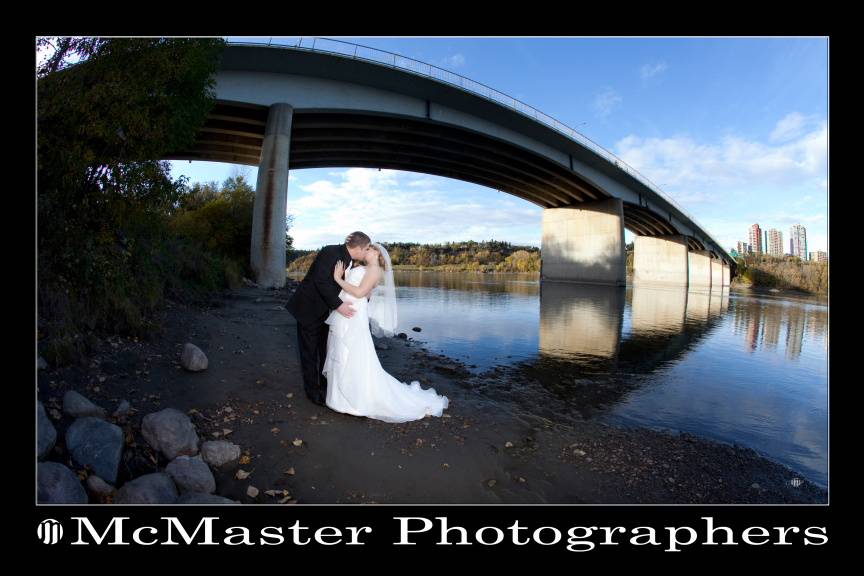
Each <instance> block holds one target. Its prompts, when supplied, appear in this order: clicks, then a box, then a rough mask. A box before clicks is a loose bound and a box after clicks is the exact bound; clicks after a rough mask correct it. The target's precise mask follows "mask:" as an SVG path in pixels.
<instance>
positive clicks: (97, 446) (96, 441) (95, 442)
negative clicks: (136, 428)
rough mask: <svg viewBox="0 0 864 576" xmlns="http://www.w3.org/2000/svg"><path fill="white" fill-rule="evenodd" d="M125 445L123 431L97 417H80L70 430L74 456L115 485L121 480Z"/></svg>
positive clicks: (68, 445) (68, 443)
mask: <svg viewBox="0 0 864 576" xmlns="http://www.w3.org/2000/svg"><path fill="white" fill-rule="evenodd" d="M123 446H124V438H123V430H122V429H121V428H120V427H119V426H115V425H114V424H111V423H110V422H106V421H104V420H102V419H100V418H95V417H93V416H85V417H83V418H78V419H76V420H75V422H73V423H72V425H71V426H69V429H68V430H66V449H67V450H68V451H69V453H70V454H71V455H72V459H73V460H74V461H75V462H76V463H77V464H78V465H79V466H89V467H90V469H91V470H93V472H94V473H95V474H97V475H98V476H100V477H101V478H104V479H105V480H106V481H108V482H111V483H112V484H113V483H114V482H116V481H117V471H118V469H119V468H120V458H121V456H122V455H123Z"/></svg>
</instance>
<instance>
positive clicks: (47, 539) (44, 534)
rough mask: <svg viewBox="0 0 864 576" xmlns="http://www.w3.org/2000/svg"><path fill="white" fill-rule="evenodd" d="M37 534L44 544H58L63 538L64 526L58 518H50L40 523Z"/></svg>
mask: <svg viewBox="0 0 864 576" xmlns="http://www.w3.org/2000/svg"><path fill="white" fill-rule="evenodd" d="M36 535H37V536H38V537H39V539H40V540H41V541H42V543H43V544H57V543H58V542H59V541H60V539H61V538H63V526H61V525H60V522H58V521H57V520H53V519H51V518H49V519H47V520H43V521H42V522H41V523H40V524H39V527H38V528H37V529H36Z"/></svg>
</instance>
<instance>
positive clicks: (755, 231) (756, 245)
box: [750, 224, 762, 254]
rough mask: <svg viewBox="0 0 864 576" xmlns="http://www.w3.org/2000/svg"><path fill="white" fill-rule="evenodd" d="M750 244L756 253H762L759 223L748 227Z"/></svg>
mask: <svg viewBox="0 0 864 576" xmlns="http://www.w3.org/2000/svg"><path fill="white" fill-rule="evenodd" d="M750 246H751V248H752V251H753V252H754V253H756V254H762V229H761V228H759V224H753V226H751V227H750Z"/></svg>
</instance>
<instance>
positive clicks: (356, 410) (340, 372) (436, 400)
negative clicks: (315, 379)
mask: <svg viewBox="0 0 864 576" xmlns="http://www.w3.org/2000/svg"><path fill="white" fill-rule="evenodd" d="M365 274H366V267H365V266H357V267H355V268H351V269H350V270H349V271H348V273H347V274H346V276H345V280H346V281H347V282H348V283H349V284H352V285H354V286H359V285H360V282H361V281H362V280H363V276H364V275H365ZM374 297H375V296H374V295H373V298H374ZM339 298H341V299H342V300H343V301H345V302H348V303H350V304H351V306H352V307H353V308H354V310H355V311H356V312H355V314H354V316H352V317H351V318H345V317H344V316H342V315H341V314H339V313H338V312H336V311H335V310H334V311H333V312H331V313H330V316H329V317H328V318H327V320H326V322H327V324H329V325H330V333H329V335H328V337H327V358H326V360H325V361H324V370H323V373H324V376H325V377H326V378H327V406H329V407H330V408H332V409H333V410H336V411H337V412H344V413H346V414H353V415H355V416H366V417H369V418H374V419H376V420H383V421H385V422H408V421H410V420H419V419H421V418H423V417H424V416H427V415H431V416H441V414H442V413H443V412H444V410H445V409H446V408H447V406H448V404H449V400H448V399H447V397H446V396H440V395H438V394H437V393H436V392H435V389H434V388H428V389H425V390H424V389H423V388H421V387H420V383H419V382H417V381H416V380H415V381H413V382H411V384H410V385H409V384H405V383H403V382H400V381H399V380H397V379H396V378H394V377H393V376H391V375H390V374H388V373H387V372H386V371H385V370H384V368H382V367H381V362H380V361H379V360H378V354H377V353H376V352H375V344H374V343H373V341H372V333H371V331H370V330H369V314H368V304H369V303H368V301H367V300H366V298H365V297H364V298H355V297H354V296H352V295H350V294H348V293H347V292H345V291H344V290H343V291H342V292H340V294H339Z"/></svg>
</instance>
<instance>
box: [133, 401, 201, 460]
mask: <svg viewBox="0 0 864 576" xmlns="http://www.w3.org/2000/svg"><path fill="white" fill-rule="evenodd" d="M141 434H142V435H143V436H144V439H145V440H147V443H148V444H150V446H152V447H153V448H154V449H156V450H159V451H160V452H162V453H163V454H164V455H165V457H166V458H168V459H169V460H173V459H175V458H176V457H177V456H180V455H184V454H185V455H186V456H194V455H195V454H197V453H198V433H197V432H195V425H194V424H192V421H191V420H190V419H189V417H188V416H187V415H186V414H184V413H183V412H180V411H179V410H177V409H175V408H165V409H164V410H160V411H159V412H154V413H152V414H147V415H146V416H145V417H144V420H142V422H141Z"/></svg>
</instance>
